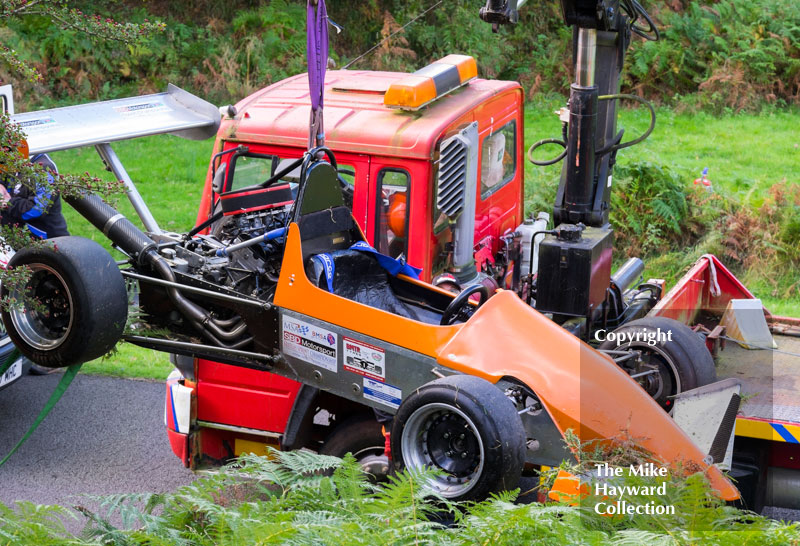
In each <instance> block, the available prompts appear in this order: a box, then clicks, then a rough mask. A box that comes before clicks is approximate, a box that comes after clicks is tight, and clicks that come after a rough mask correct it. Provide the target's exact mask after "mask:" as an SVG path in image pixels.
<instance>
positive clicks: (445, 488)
mask: <svg viewBox="0 0 800 546" xmlns="http://www.w3.org/2000/svg"><path fill="white" fill-rule="evenodd" d="M391 446H392V461H393V463H394V467H395V469H396V470H403V469H419V468H422V467H431V468H435V469H438V470H440V471H441V473H440V474H438V475H437V476H435V477H434V478H432V479H431V480H430V481H429V482H428V486H429V487H430V488H431V489H432V490H434V491H435V492H436V493H438V494H439V495H441V496H443V497H445V498H447V499H451V500H458V501H461V500H482V499H484V498H486V497H487V496H488V495H490V494H492V493H496V492H499V491H504V490H508V489H514V488H515V487H516V486H517V483H518V482H519V478H520V475H521V473H522V466H523V464H524V462H525V435H524V431H523V428H522V420H521V419H520V417H519V415H518V414H517V411H516V409H515V407H514V404H513V403H512V402H511V400H509V399H508V398H506V396H505V395H504V394H503V392H502V391H501V390H500V389H498V388H497V387H495V386H494V385H492V384H491V383H489V382H488V381H486V380H484V379H481V378H479V377H474V376H469V375H453V376H449V377H444V378H442V379H437V380H435V381H431V382H430V383H426V384H425V385H423V386H422V387H420V388H418V389H417V390H415V391H414V392H413V393H411V395H409V396H408V398H406V399H405V400H404V401H403V402H402V404H400V408H399V409H398V411H397V415H395V418H394V423H393V424H392V435H391Z"/></svg>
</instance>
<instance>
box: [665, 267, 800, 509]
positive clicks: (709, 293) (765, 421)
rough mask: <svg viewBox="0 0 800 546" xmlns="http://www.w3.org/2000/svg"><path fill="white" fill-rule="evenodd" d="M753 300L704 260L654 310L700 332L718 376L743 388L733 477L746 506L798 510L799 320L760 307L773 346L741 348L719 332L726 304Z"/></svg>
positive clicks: (730, 277)
mask: <svg viewBox="0 0 800 546" xmlns="http://www.w3.org/2000/svg"><path fill="white" fill-rule="evenodd" d="M735 299H745V300H747V299H753V300H754V299H756V297H755V296H754V295H753V294H752V293H751V292H750V291H749V290H748V289H747V288H746V287H745V286H744V285H743V284H742V283H741V282H740V281H739V280H738V279H737V278H736V277H735V276H734V275H733V274H732V273H731V272H730V271H729V270H728V269H727V268H726V267H725V266H724V265H723V264H722V263H721V262H720V261H719V259H718V258H716V257H714V256H711V255H706V256H703V257H702V258H701V259H700V260H698V262H697V263H695V265H694V266H692V268H690V269H689V271H688V272H687V273H686V274H685V275H684V276H683V277H682V278H681V279H680V281H678V282H677V283H676V285H675V287H674V288H673V289H672V290H670V291H669V292H668V293H667V294H666V295H665V296H664V298H663V299H662V300H661V301H660V302H659V303H658V304H657V305H656V306H655V307H654V308H653V309H652V311H651V312H650V314H651V316H664V317H670V318H674V319H677V320H680V321H681V322H684V323H685V324H688V325H689V326H692V327H693V328H694V329H696V330H698V331H704V332H705V334H706V344H707V347H708V349H709V350H710V351H712V354H714V355H715V357H716V358H715V360H716V371H717V378H718V379H720V380H723V379H729V378H730V379H735V380H737V381H739V382H740V383H741V388H742V390H741V394H742V402H741V405H740V408H739V412H738V414H737V417H736V428H735V442H734V451H733V454H734V468H733V476H734V477H735V478H737V480H738V482H737V485H738V487H739V490H740V491H741V493H742V496H743V497H744V498H745V499H746V500H747V505H748V506H749V507H750V508H751V509H754V510H756V511H760V510H761V509H762V507H764V506H780V507H785V508H791V509H795V510H796V509H800V319H797V318H794V317H782V316H776V315H773V314H772V313H770V312H769V311H768V310H766V309H763V313H764V316H765V318H766V321H767V323H768V325H769V328H770V330H771V332H772V334H773V339H774V345H775V346H774V347H767V346H764V347H763V348H761V349H747V348H744V347H742V346H741V345H740V344H739V343H737V342H736V341H735V340H733V339H732V338H730V337H729V336H727V335H725V331H724V330H723V329H722V328H718V326H719V319H720V317H721V316H722V314H723V313H724V312H725V309H726V308H727V307H728V304H729V302H730V301H731V300H735Z"/></svg>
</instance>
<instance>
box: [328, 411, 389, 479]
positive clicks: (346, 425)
mask: <svg viewBox="0 0 800 546" xmlns="http://www.w3.org/2000/svg"><path fill="white" fill-rule="evenodd" d="M385 446H386V440H385V439H384V436H383V431H382V425H381V424H380V423H379V422H378V421H376V420H375V416H374V415H373V414H372V412H370V413H369V414H363V413H362V414H359V415H354V416H352V417H349V418H347V419H345V420H344V421H343V422H342V423H340V424H339V425H337V426H336V427H335V428H334V429H333V432H331V434H330V436H328V438H327V439H326V440H325V443H324V444H323V445H322V448H321V449H320V450H319V452H320V453H322V454H323V455H333V456H335V457H344V456H345V455H347V454H348V453H352V454H353V457H355V458H356V460H357V461H358V462H359V463H360V464H361V468H363V469H364V472H366V473H367V474H369V475H370V476H372V479H374V480H375V481H376V482H381V481H385V480H386V477H387V476H388V475H389V458H388V457H387V456H386V454H385V451H386V449H385Z"/></svg>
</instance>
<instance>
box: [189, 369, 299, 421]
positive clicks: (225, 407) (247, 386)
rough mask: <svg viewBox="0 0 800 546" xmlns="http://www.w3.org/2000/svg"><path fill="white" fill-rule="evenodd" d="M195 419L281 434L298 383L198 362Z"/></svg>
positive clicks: (297, 388)
mask: <svg viewBox="0 0 800 546" xmlns="http://www.w3.org/2000/svg"><path fill="white" fill-rule="evenodd" d="M197 371H198V377H197V419H199V420H201V421H211V422H214V423H224V424H228V425H235V426H238V427H246V428H254V429H258V430H268V431H271V432H278V433H281V432H283V431H284V429H285V428H286V423H287V421H288V420H289V414H290V413H291V411H292V405H293V404H294V399H295V397H296V396H297V391H298V390H299V389H300V383H298V382H297V381H292V380H291V379H286V378H284V377H281V376H279V375H275V374H271V373H268V372H261V371H257V370H249V369H246V368H240V367H236V366H230V365H227V364H220V363H219V362H212V361H210V360H202V359H201V360H199V361H198V366H197Z"/></svg>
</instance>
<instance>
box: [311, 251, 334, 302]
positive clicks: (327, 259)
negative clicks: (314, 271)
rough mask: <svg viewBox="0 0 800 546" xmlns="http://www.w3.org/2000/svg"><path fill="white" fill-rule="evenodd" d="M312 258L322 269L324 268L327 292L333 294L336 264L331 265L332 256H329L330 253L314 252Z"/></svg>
mask: <svg viewBox="0 0 800 546" xmlns="http://www.w3.org/2000/svg"><path fill="white" fill-rule="evenodd" d="M313 260H314V261H315V262H317V263H319V264H320V265H322V269H323V270H325V280H326V281H327V282H328V292H330V293H331V294H333V274H334V272H335V271H336V266H335V265H333V258H331V255H330V254H327V253H323V254H315V255H314V256H313Z"/></svg>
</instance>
